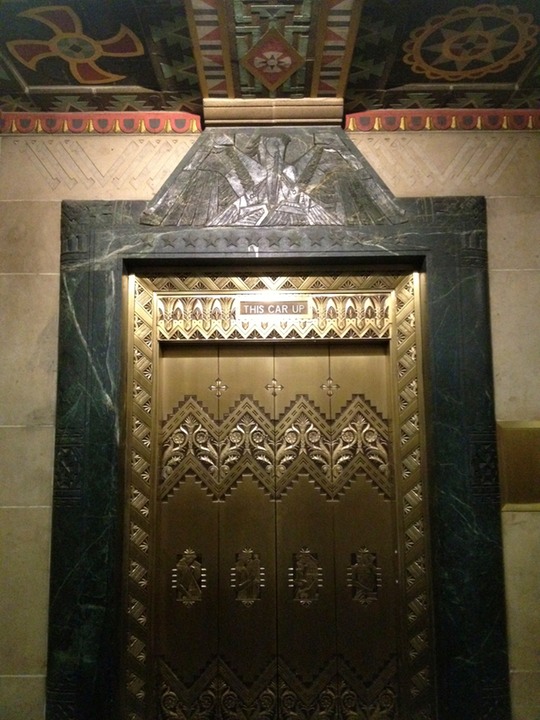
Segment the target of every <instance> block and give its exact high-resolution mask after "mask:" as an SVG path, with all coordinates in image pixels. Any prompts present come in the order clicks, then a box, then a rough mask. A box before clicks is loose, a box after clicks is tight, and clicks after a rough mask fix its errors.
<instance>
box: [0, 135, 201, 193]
mask: <svg viewBox="0 0 540 720" xmlns="http://www.w3.org/2000/svg"><path fill="white" fill-rule="evenodd" d="M197 137H198V135H195V134H194V135H182V136H181V137H168V136H167V137H163V136H161V137H155V136H149V137H146V136H137V137H125V136H119V137H111V138H103V137H95V136H92V137H87V136H84V137H50V136H46V137H39V136H35V135H34V136H31V137H25V138H8V139H6V138H3V139H2V140H3V141H2V145H1V158H2V162H1V163H0V200H15V199H16V200H58V201H60V200H69V199H77V200H90V199H92V200H95V199H100V198H102V199H107V200H109V199H132V200H139V199H140V200H147V199H149V198H151V197H152V196H153V195H154V194H155V193H156V191H157V190H158V189H159V188H160V187H161V185H162V184H163V183H164V181H165V180H166V179H167V177H168V176H169V175H170V173H171V172H172V171H173V170H174V169H175V167H176V166H177V165H178V163H179V162H180V160H181V159H182V158H183V157H184V155H185V154H186V153H187V151H188V150H189V149H190V148H191V146H192V145H193V143H194V142H195V140H196V139H197Z"/></svg>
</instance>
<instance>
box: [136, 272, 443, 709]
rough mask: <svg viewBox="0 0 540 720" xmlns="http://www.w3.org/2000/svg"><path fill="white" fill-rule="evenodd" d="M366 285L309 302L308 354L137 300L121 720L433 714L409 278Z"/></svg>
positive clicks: (184, 310)
mask: <svg viewBox="0 0 540 720" xmlns="http://www.w3.org/2000/svg"><path fill="white" fill-rule="evenodd" d="M276 280H279V281H280V282H283V279H277V278H274V279H272V280H271V282H273V283H275V282H276ZM325 280H327V284H328V286H333V287H335V285H336V284H337V285H339V282H342V283H343V286H344V287H346V288H347V289H348V290H349V289H350V287H351V283H350V281H349V280H348V279H347V278H344V279H341V278H339V279H338V278H332V279H325ZM159 282H160V280H159V279H153V280H152V281H151V284H152V285H153V286H154V287H156V286H157V288H158V289H159ZM167 282H171V281H170V280H168V281H167ZM212 282H215V281H214V279H212V281H211V282H210V283H209V284H211V283H212ZM357 282H358V284H361V283H362V282H373V280H367V279H366V278H362V279H361V280H360V279H359V280H358V281H357ZM376 284H378V285H379V287H378V288H377V293H378V294H377V295H376V296H375V298H374V297H373V296H370V297H365V298H360V299H358V297H357V296H356V299H354V300H353V299H351V298H352V297H354V296H352V295H351V297H349V295H348V294H347V296H345V295H344V294H343V291H342V294H341V295H340V296H337V295H335V294H333V295H332V296H331V297H330V298H329V299H328V300H326V299H324V298H321V297H318V298H316V299H315V300H314V302H313V306H312V307H313V310H312V312H313V313H314V314H317V313H319V327H320V331H318V335H317V334H312V335H311V340H313V339H318V342H310V343H309V345H308V344H306V342H305V340H304V341H303V342H298V341H299V340H300V341H301V340H302V338H303V337H306V336H309V333H310V327H309V326H306V323H305V319H291V318H290V317H288V318H286V319H285V320H283V319H273V320H271V321H269V320H268V319H266V318H265V319H263V321H262V322H261V320H259V321H258V322H259V324H258V325H257V323H255V322H252V321H251V320H249V319H248V320H245V319H244V318H242V317H238V316H239V315H240V314H241V311H240V310H238V309H237V311H236V313H235V311H234V305H233V304H231V302H230V300H229V297H228V296H220V297H219V298H218V300H217V299H216V297H215V296H214V297H210V298H209V300H208V301H206V300H205V301H204V302H203V301H200V304H199V305H198V306H197V301H196V298H194V297H193V294H190V295H189V297H186V299H185V300H184V299H182V298H180V300H178V299H177V298H176V297H175V298H171V299H169V298H163V299H162V298H160V297H159V295H158V294H157V293H156V292H154V294H153V297H152V296H151V294H149V293H148V291H147V290H145V289H144V286H143V285H141V284H140V285H139V290H138V291H137V289H135V295H136V294H137V292H138V300H137V303H135V305H134V306H133V308H132V312H133V313H134V316H135V328H136V330H135V333H134V340H133V353H134V359H135V362H134V367H135V369H134V377H133V383H134V396H135V397H136V398H138V401H136V402H135V403H134V407H133V409H132V417H133V419H132V428H133V435H132V440H131V446H130V447H131V465H132V468H134V471H133V472H132V475H131V497H132V500H131V510H130V528H131V535H130V540H129V543H128V557H129V558H130V565H129V568H130V573H129V576H130V577H129V580H128V590H127V592H128V597H129V598H130V599H129V603H130V604H129V607H130V616H129V620H128V638H129V640H128V650H127V653H126V661H127V662H126V670H127V673H128V690H127V695H126V697H127V700H126V717H128V718H130V720H131V719H132V718H133V720H136V719H137V718H143V717H144V718H146V719H147V720H157V718H167V719H171V720H178V718H182V719H183V718H186V719H189V718H197V719H199V718H201V719H202V718H207V719H208V720H214V719H216V720H217V719H219V718H231V719H232V718H243V719H247V718H264V717H266V718H268V719H269V720H270V719H272V720H276V719H277V718H283V719H285V718H312V717H318V718H332V720H334V719H336V720H338V719H340V718H350V717H359V718H364V717H365V718H371V717H378V718H381V720H382V719H383V718H388V719H394V720H396V719H398V718H400V719H401V720H409V718H413V717H418V718H420V717H425V718H428V717H429V714H428V715H426V714H424V715H423V716H422V715H420V714H418V715H414V714H413V711H412V708H413V706H414V702H415V698H416V697H418V696H419V695H422V694H425V692H426V686H427V683H428V671H427V669H428V665H427V664H426V663H429V632H428V631H429V625H428V620H429V616H428V613H427V608H428V594H427V585H426V563H425V542H424V536H423V523H424V517H423V513H422V502H423V501H422V497H423V494H422V488H423V485H422V482H423V481H422V478H421V474H420V469H421V468H420V440H421V436H420V420H419V412H420V406H419V403H418V370H417V354H416V347H417V345H416V330H415V327H416V326H415V314H414V313H415V310H414V306H415V300H414V296H413V289H414V281H413V279H412V278H407V277H400V276H396V277H392V278H391V279H390V280H388V284H389V285H390V286H391V287H394V288H395V287H397V288H398V292H397V293H396V294H395V295H390V294H388V293H387V294H384V293H382V292H381V289H380V285H381V283H380V282H379V283H376ZM250 291H251V292H252V289H251V288H250ZM392 292H393V291H392ZM261 297H262V296H261ZM283 297H286V296H285V295H283ZM250 298H252V296H251V295H250ZM250 302H252V299H250ZM261 302H262V301H261ZM205 303H206V304H205ZM300 305H301V303H298V307H300ZM306 306H307V305H306ZM239 307H240V306H237V308H239ZM250 307H252V308H259V307H261V308H266V307H267V306H265V305H264V303H263V304H261V305H251V306H250ZM271 307H274V305H272V306H271ZM278 307H279V306H278ZM281 307H282V308H286V311H287V312H288V313H289V312H292V310H291V307H289V305H287V302H285V301H283V302H282V304H281ZM353 307H354V308H356V310H354V311H353V310H352V308H353ZM197 308H198V309H197ZM321 308H322V309H321ZM324 308H326V310H324ZM358 308H360V310H359V311H358ZM250 312H251V311H250ZM265 312H266V310H265ZM147 313H148V318H150V317H152V316H153V317H156V315H157V325H156V324H153V323H148V321H147V320H146V314H147ZM167 313H169V315H168V314H167ZM235 315H236V317H235ZM400 318H401V319H400ZM141 320H143V321H144V322H141ZM272 323H273V328H272ZM287 324H288V325H289V328H287V327H286V326H287ZM143 325H144V326H145V327H147V328H148V331H146V330H144V329H143V330H141V328H142V327H143ZM392 332H393V335H392ZM182 333H183V334H184V337H182V336H181V334H182ZM252 333H255V337H253V336H252ZM257 333H258V334H259V335H260V336H262V337H259V338H257ZM287 333H289V334H287ZM328 333H330V335H329V336H328ZM155 334H157V337H158V338H159V339H162V340H165V342H161V343H160V344H159V345H157V344H156V342H155V340H154V339H153V338H154V336H155ZM325 334H326V337H325ZM160 335H161V336H162V337H161V338H160ZM220 335H221V337H220ZM186 336H189V337H186ZM328 337H330V338H331V339H332V340H333V342H328V340H327V338H328ZM281 338H283V339H289V340H295V341H296V342H289V343H285V342H281V341H279V342H276V340H281ZM394 338H395V339H394ZM251 339H264V340H265V341H266V342H264V343H260V342H258V343H251V344H248V343H246V342H245V341H246V340H251ZM366 339H369V342H362V340H366ZM170 340H184V342H182V343H181V344H174V343H170ZM186 340H189V342H185V341H186ZM193 340H195V341H196V342H193ZM234 340H236V341H238V340H241V341H243V342H241V343H238V342H234ZM335 341H338V342H335ZM351 341H355V342H351ZM158 368H159V371H156V370H157V369H158ZM144 378H146V380H147V381H148V382H147V383H145V380H144ZM156 408H157V409H156ZM156 412H157V414H156ZM145 413H146V415H148V416H150V415H151V414H152V413H154V417H155V418H156V420H155V421H154V422H153V423H152V422H151V421H150V419H149V417H147V416H146V415H145ZM390 419H392V422H391V421H390ZM396 468H399V476H398V480H397V481H396ZM145 487H148V488H149V491H146V490H145ZM145 492H147V497H148V500H147V501H146V502H145V501H144V497H145ZM134 497H135V498H136V501H135V500H133V498H134ZM141 538H142V539H145V538H147V540H146V539H145V540H144V542H146V547H144V543H142V542H141ZM145 553H147V555H148V560H147V559H146V558H145V557H144V554H145ZM134 581H135V582H134ZM143 581H144V582H143ZM147 586H149V590H150V592H149V594H147V592H146V587H147ZM130 593H131V594H130ZM135 596H137V597H135ZM145 598H147V600H146V601H145V600H144V599H145ZM145 602H146V605H145V604H144V603H145ZM133 619H136V623H134V622H133ZM137 623H138V624H137ZM137 663H139V664H138V665H137ZM137 668H141V669H137ZM143 668H144V670H143ZM137 688H139V690H138V693H139V694H138V695H137ZM132 697H134V698H135V699H136V701H138V703H139V706H140V708H141V709H140V710H136V709H133V708H136V707H137V702H133V700H130V698H132ZM130 708H131V709H130ZM422 712H423V711H422Z"/></svg>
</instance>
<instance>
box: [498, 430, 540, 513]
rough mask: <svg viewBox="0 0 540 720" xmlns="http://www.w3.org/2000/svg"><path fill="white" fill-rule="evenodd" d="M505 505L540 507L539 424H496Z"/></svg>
mask: <svg viewBox="0 0 540 720" xmlns="http://www.w3.org/2000/svg"><path fill="white" fill-rule="evenodd" d="M497 443H498V448H499V466H500V473H501V488H502V501H503V504H504V505H524V504H526V505H533V504H535V503H536V504H537V503H540V421H539V420H536V421H535V420H532V421H529V422H527V421H525V422H511V421H506V422H499V423H497Z"/></svg>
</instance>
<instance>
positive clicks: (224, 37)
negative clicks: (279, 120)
mask: <svg viewBox="0 0 540 720" xmlns="http://www.w3.org/2000/svg"><path fill="white" fill-rule="evenodd" d="M362 6H363V0H291V2H287V3H275V2H268V0H250V1H249V2H248V1H247V0H234V2H229V3H224V2H222V1H220V0H187V5H186V7H187V10H188V16H189V18H190V22H191V35H192V38H193V40H194V45H195V55H196V57H197V60H198V63H199V65H200V68H201V76H202V81H201V84H202V86H203V87H202V90H203V96H204V97H205V98H227V97H228V98H233V97H234V98H244V99H248V98H260V97H269V98H277V97H279V98H302V97H306V98H311V97H317V96H319V97H332V98H342V97H343V96H344V93H345V86H346V81H347V76H348V71H349V67H350V62H351V58H352V53H353V49H354V44H355V41H356V35H357V31H358V26H359V22H360V14H361V10H362Z"/></svg>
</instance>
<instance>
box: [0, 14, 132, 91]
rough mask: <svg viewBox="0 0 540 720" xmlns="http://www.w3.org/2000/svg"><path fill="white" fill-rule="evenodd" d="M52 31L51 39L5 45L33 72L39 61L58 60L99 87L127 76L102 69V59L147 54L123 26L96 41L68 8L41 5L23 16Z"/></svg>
mask: <svg viewBox="0 0 540 720" xmlns="http://www.w3.org/2000/svg"><path fill="white" fill-rule="evenodd" d="M20 16H21V17H26V18H29V19H31V20H35V21H36V22H39V23H42V24H44V25H46V26H47V27H49V28H50V29H51V30H52V31H53V36H52V37H51V38H50V39H48V40H37V39H25V40H22V39H21V40H12V41H11V42H8V43H6V45H7V48H8V50H9V51H10V53H11V54H12V55H13V57H14V58H15V59H16V60H18V61H19V62H20V63H22V64H23V65H25V66H26V67H27V68H29V69H30V70H35V69H36V66H37V64H38V62H40V60H45V59H46V58H54V57H58V58H60V59H61V60H64V61H65V62H67V63H68V65H69V70H70V72H71V74H72V76H73V77H74V78H75V80H77V82H79V83H81V84H82V85H85V84H87V85H96V84H103V83H112V82H116V81H118V80H123V79H124V77H125V76H124V75H118V74H116V73H111V72H107V71H106V70H103V69H102V68H101V67H100V66H99V64H98V63H97V61H98V60H99V59H100V58H102V57H135V56H137V55H143V54H144V47H143V45H142V43H141V41H140V40H139V38H138V37H137V36H136V35H135V33H134V32H133V31H132V30H130V29H129V28H127V27H125V26H124V25H121V26H120V29H119V30H118V32H117V33H116V35H114V37H110V38H107V39H106V40H96V39H94V38H92V37H91V36H89V35H86V34H85V33H84V32H83V26H82V22H81V20H80V18H79V16H78V15H77V13H75V11H74V10H73V9H72V8H70V7H69V6H64V5H54V6H49V7H47V6H42V7H38V8H35V9H31V10H26V11H25V12H22V13H20Z"/></svg>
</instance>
